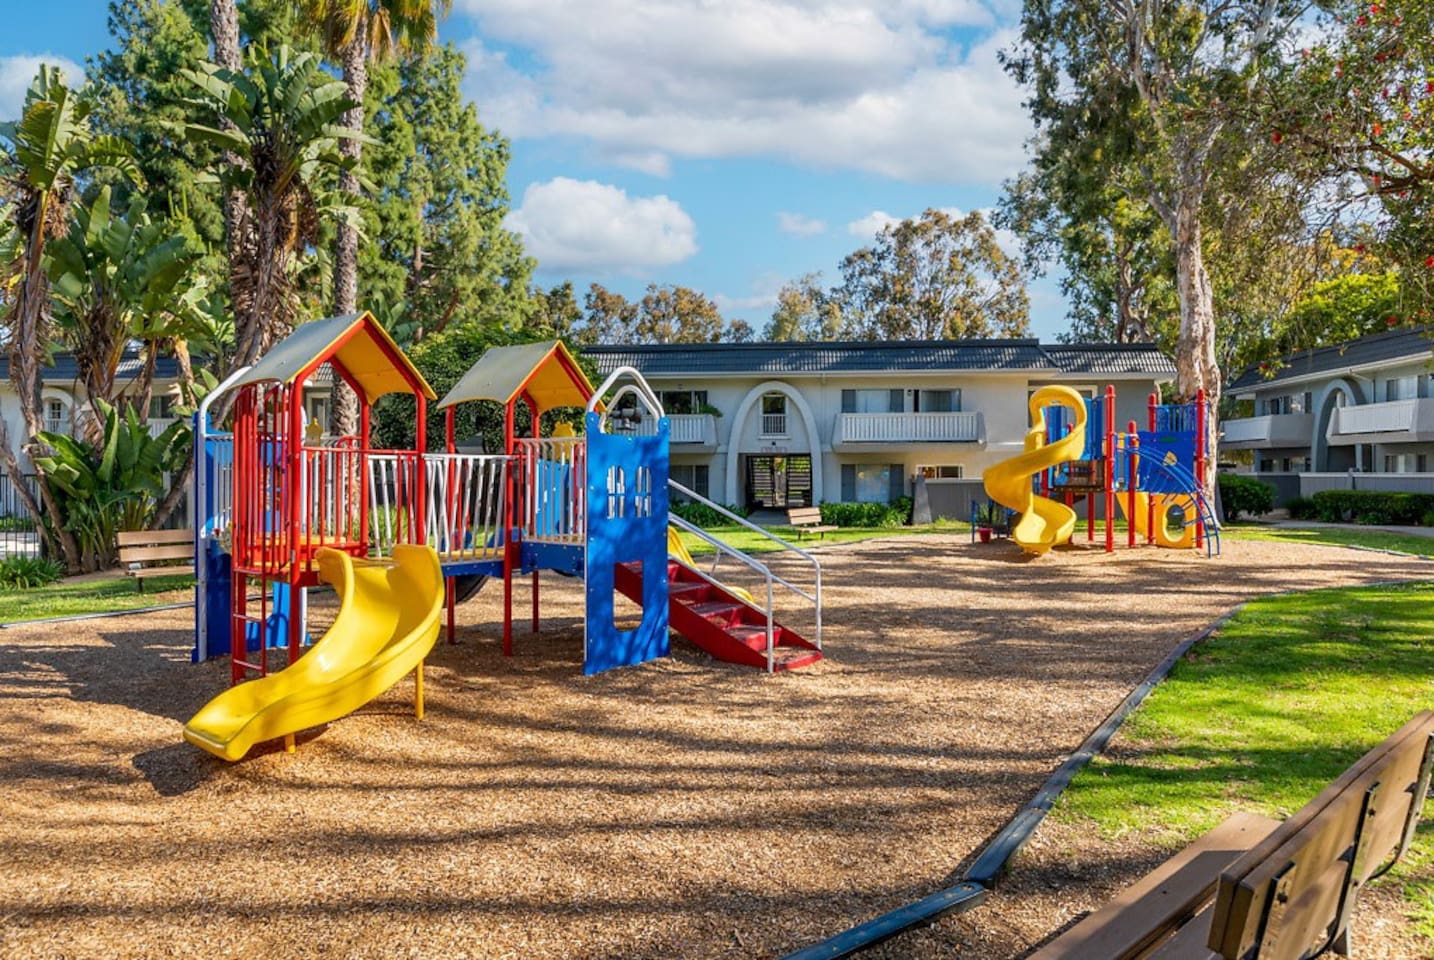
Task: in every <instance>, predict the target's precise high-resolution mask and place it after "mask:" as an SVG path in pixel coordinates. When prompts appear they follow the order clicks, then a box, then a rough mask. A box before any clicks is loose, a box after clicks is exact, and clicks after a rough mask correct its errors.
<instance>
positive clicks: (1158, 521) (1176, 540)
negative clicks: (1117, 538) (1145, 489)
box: [1115, 492, 1196, 550]
mask: <svg viewBox="0 0 1434 960" xmlns="http://www.w3.org/2000/svg"><path fill="white" fill-rule="evenodd" d="M1152 498H1153V499H1154V501H1155V542H1156V544H1157V545H1158V546H1162V547H1171V548H1173V549H1176V550H1189V549H1191V548H1193V547H1194V546H1195V514H1196V506H1195V498H1194V497H1192V496H1190V495H1189V494H1185V493H1178V494H1168V493H1156V494H1149V493H1139V492H1137V493H1136V494H1135V516H1134V517H1131V516H1130V494H1129V493H1117V494H1116V495H1115V502H1116V503H1118V504H1120V512H1121V513H1122V514H1123V515H1125V519H1126V520H1127V521H1129V522H1130V523H1131V524H1132V525H1133V526H1134V527H1135V534H1136V536H1139V537H1143V536H1145V535H1146V533H1145V528H1146V527H1148V526H1149V525H1150V524H1149V522H1148V521H1149V519H1150V501H1151V500H1152ZM1177 508H1178V509H1179V510H1180V511H1181V512H1182V513H1183V514H1184V516H1185V526H1184V527H1182V528H1181V530H1180V532H1179V534H1178V535H1176V536H1171V535H1170V525H1169V523H1168V522H1167V521H1166V516H1167V515H1168V514H1169V513H1170V511H1172V510H1175V509H1177Z"/></svg>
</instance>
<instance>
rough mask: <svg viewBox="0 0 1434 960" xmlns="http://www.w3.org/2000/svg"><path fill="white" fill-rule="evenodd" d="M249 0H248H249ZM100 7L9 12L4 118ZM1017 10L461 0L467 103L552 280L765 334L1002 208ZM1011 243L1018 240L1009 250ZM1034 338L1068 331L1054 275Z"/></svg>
mask: <svg viewBox="0 0 1434 960" xmlns="http://www.w3.org/2000/svg"><path fill="white" fill-rule="evenodd" d="M241 2H242V0H241ZM106 9H107V6H106V4H105V3H104V2H103V0H60V2H51V3H48V4H44V3H25V4H15V5H13V6H12V8H11V9H9V10H7V14H6V17H7V24H6V26H7V29H6V30H5V31H4V32H3V34H0V115H9V114H13V112H14V109H15V106H16V104H18V102H19V99H20V97H21V96H22V95H23V91H24V88H25V86H26V85H27V83H28V81H29V78H30V77H31V76H32V75H33V73H34V67H35V63H36V62H37V58H40V57H44V58H46V59H49V60H55V59H59V60H60V61H61V62H62V63H68V65H69V66H71V67H72V68H73V67H74V66H76V65H82V64H83V62H84V59H85V57H86V56H88V55H90V54H93V53H94V52H95V51H97V50H99V49H102V48H103V47H104V46H106V45H107V44H108V42H109V37H108V33H107V31H106V28H105V17H106ZM1018 12H1019V5H1018V4H1017V3H1016V2H1015V0H885V2H880V0H643V2H642V3H636V2H634V0H455V3H454V10H453V14H452V15H451V16H450V17H449V18H448V19H447V20H446V21H444V23H443V24H442V26H441V34H442V37H443V39H444V40H448V41H451V42H453V43H454V44H456V45H457V46H458V47H459V48H460V49H462V50H463V51H464V52H465V54H466V55H467V56H468V61H469V73H468V77H467V78H466V81H465V86H464V89H465V93H466V94H467V95H468V96H469V97H470V98H471V99H473V100H474V102H475V103H477V105H478V110H479V114H480V116H481V117H482V118H483V120H484V122H485V123H486V124H488V125H489V126H491V127H496V128H497V129H499V130H500V131H502V132H503V133H505V134H506V135H507V136H508V137H510V139H511V140H512V142H513V162H512V164H511V166H510V169H509V177H508V182H509V190H510V192H511V194H512V203H513V213H512V215H511V218H510V221H509V224H510V226H512V227H513V228H514V229H517V230H519V231H520V232H521V233H523V234H524V236H525V238H526V241H527V245H528V248H529V250H530V252H532V253H533V254H534V255H535V256H536V257H537V259H538V261H539V272H538V275H537V280H538V282H540V283H543V284H545V285H546V284H550V283H554V282H558V281H560V280H564V279H572V280H574V281H575V282H576V283H577V284H578V286H579V288H580V289H581V288H585V287H586V285H587V283H588V282H589V281H592V280H597V281H599V282H601V283H604V284H606V285H608V286H610V287H612V288H615V289H617V290H620V291H622V292H623V293H625V294H627V295H629V296H634V295H640V294H641V292H642V290H643V288H644V287H645V286H646V285H647V284H648V283H652V282H656V283H678V284H685V285H688V286H691V287H695V288H697V289H699V290H702V291H703V292H705V293H707V294H708V295H710V296H713V297H715V298H716V299H717V300H718V302H719V304H721V305H722V307H723V311H724V313H725V314H726V315H728V316H731V317H742V318H744V319H746V320H747V321H748V322H749V323H751V324H752V325H753V326H754V327H755V328H757V329H758V330H759V331H760V329H761V328H762V326H763V325H764V324H765V323H766V320H767V318H768V317H769V316H770V313H771V306H772V302H773V298H774V295H775V293H776V291H777V289H778V288H779V287H780V286H781V284H782V283H783V282H784V281H786V280H789V279H791V278H794V277H797V276H800V275H802V274H804V273H807V272H810V271H821V272H822V273H823V274H824V276H825V277H826V279H827V281H828V282H829V283H830V282H833V281H834V280H835V278H836V274H837V265H838V263H839V261H840V260H841V258H842V257H843V256H844V255H845V254H847V253H850V252H851V251H852V250H855V249H857V248H858V247H860V246H863V245H865V244H867V243H869V242H870V240H871V238H872V236H873V235H874V232H875V230H877V229H879V227H880V226H881V225H882V224H883V223H885V222H889V221H890V220H891V219H893V218H895V219H899V218H901V217H906V216H912V215H915V214H918V213H920V212H921V211H922V210H923V209H925V208H927V207H938V208H942V209H947V210H954V211H963V212H964V211H967V210H973V209H983V210H984V209H989V208H990V207H991V206H993V205H994V204H995V203H996V200H997V198H998V196H999V190H1000V183H1001V181H1002V180H1004V179H1005V178H1007V177H1009V176H1012V175H1014V174H1015V173H1017V172H1018V171H1019V170H1020V168H1021V166H1022V164H1023V163H1024V152H1023V147H1022V144H1023V142H1024V140H1025V139H1026V137H1027V136H1028V135H1029V132H1030V125H1029V121H1028V120H1027V118H1026V116H1025V114H1024V112H1023V111H1022V110H1021V107H1020V99H1021V98H1020V92H1019V91H1018V90H1017V89H1016V88H1015V87H1014V85H1013V84H1012V83H1011V82H1010V81H1009V79H1007V78H1006V77H1005V76H1004V74H1003V73H1002V71H1001V70H1000V67H999V66H998V64H997V61H996V54H997V52H998V51H999V50H1000V49H1002V48H1003V47H1005V46H1008V45H1009V44H1010V43H1011V41H1012V38H1013V33H1012V31H1013V29H1014V25H1015V18H1016V16H1017V15H1018ZM1006 243H1007V244H1008V245H1012V244H1013V241H1011V240H1010V238H1006ZM1031 315H1032V330H1033V332H1034V333H1035V334H1036V335H1038V336H1040V337H1041V338H1043V339H1050V338H1052V337H1054V336H1055V335H1056V334H1057V333H1059V332H1060V331H1061V330H1063V329H1064V328H1065V307H1064V303H1063V302H1062V300H1061V297H1060V294H1059V290H1058V287H1057V283H1056V281H1055V279H1054V278H1052V277H1047V278H1044V279H1041V280H1037V281H1035V282H1034V283H1033V284H1032V287H1031Z"/></svg>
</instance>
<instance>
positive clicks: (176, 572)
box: [129, 565, 194, 580]
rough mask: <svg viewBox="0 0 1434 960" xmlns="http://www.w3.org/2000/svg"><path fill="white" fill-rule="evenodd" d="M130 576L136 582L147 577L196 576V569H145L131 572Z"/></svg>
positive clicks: (190, 567)
mask: <svg viewBox="0 0 1434 960" xmlns="http://www.w3.org/2000/svg"><path fill="white" fill-rule="evenodd" d="M129 575H130V576H131V577H134V578H135V579H136V580H143V579H144V578H146V577H183V576H191V577H192V576H194V567H193V566H192V565H191V566H187V567H144V568H142V569H139V570H131V571H130V573H129Z"/></svg>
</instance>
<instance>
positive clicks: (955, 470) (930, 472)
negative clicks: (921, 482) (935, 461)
mask: <svg viewBox="0 0 1434 960" xmlns="http://www.w3.org/2000/svg"><path fill="white" fill-rule="evenodd" d="M965 472H966V469H965V468H964V467H963V466H961V464H959V463H950V464H944V465H942V466H938V467H927V466H921V467H917V468H916V473H917V475H918V476H922V477H925V478H926V479H927V480H960V479H961V478H962V477H963V476H964V475H965Z"/></svg>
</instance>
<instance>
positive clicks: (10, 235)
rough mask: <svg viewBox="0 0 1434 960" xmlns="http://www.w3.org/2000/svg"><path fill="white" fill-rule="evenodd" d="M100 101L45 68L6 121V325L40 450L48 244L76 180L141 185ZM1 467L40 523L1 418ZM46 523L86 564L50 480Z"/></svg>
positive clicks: (31, 437)
mask: <svg viewBox="0 0 1434 960" xmlns="http://www.w3.org/2000/svg"><path fill="white" fill-rule="evenodd" d="M92 110H93V105H92V103H91V102H90V101H89V100H88V99H86V98H85V97H83V96H81V95H80V94H78V93H77V92H76V91H74V90H72V89H70V87H69V86H67V85H66V84H65V81H64V77H63V75H62V74H61V72H60V70H59V69H58V68H57V67H51V66H41V67H40V70H39V73H38V75H37V76H36V77H35V80H34V82H33V83H31V85H30V88H29V90H27V91H26V94H25V101H24V105H23V107H22V108H21V114H20V119H19V120H17V121H14V122H10V123H4V124H0V193H3V195H4V197H5V198H6V199H5V210H6V211H7V212H8V219H7V223H6V224H5V231H6V233H5V237H4V239H3V240H0V243H3V250H0V270H3V272H4V274H5V276H4V278H3V279H4V282H3V283H0V286H13V289H14V293H13V294H12V295H11V297H10V298H9V299H8V300H7V302H6V304H5V308H6V309H5V314H4V327H5V336H6V340H7V342H8V346H9V354H10V381H11V383H12V384H14V387H15V392H16V393H17V394H18V395H19V397H20V413H21V416H22V417H23V419H24V421H25V431H26V436H25V437H24V438H22V441H21V444H22V447H23V448H24V449H25V450H26V452H27V453H29V454H31V455H32V459H33V454H34V453H35V447H34V443H35V436H36V435H37V434H39V433H40V432H41V430H42V426H43V425H42V421H41V415H40V367H41V366H42V365H43V363H44V362H45V360H46V358H47V355H48V350H49V346H50V343H51V340H52V330H51V319H50V288H49V278H48V277H47V275H46V272H45V251H46V247H47V246H48V244H49V242H50V240H52V239H53V238H55V237H57V236H60V235H62V234H63V233H64V232H65V231H66V229H67V227H68V222H69V210H70V206H71V204H72V202H73V200H74V197H75V194H76V189H77V188H76V178H77V177H79V176H81V175H83V174H84V173H85V172H86V171H89V170H92V169H95V168H97V167H107V168H110V169H113V170H115V171H117V172H118V173H120V174H121V175H123V176H127V177H129V178H131V179H133V180H135V181H139V180H140V175H139V170H138V168H137V167H136V165H135V163H134V158H133V156H132V155H131V152H130V149H129V146H128V144H127V143H126V142H125V141H123V140H121V139H119V138H118V137H113V136H104V135H97V134H95V133H94V131H93V129H92V127H91V116H90V115H91V112H92ZM0 462H3V464H4V467H5V469H6V471H7V472H8V473H9V474H10V476H11V477H12V478H14V488H15V491H16V495H17V497H18V498H19V499H20V502H21V503H22V505H23V506H24V507H25V509H26V511H28V512H29V513H30V514H31V515H32V516H33V517H34V518H35V519H36V520H37V521H39V520H41V519H42V516H41V512H42V508H41V505H40V504H39V503H36V502H35V500H34V498H32V497H31V496H30V494H29V491H28V490H27V489H26V488H25V485H24V484H23V483H21V482H19V477H20V476H21V471H20V468H19V458H18V457H17V456H16V452H15V450H14V448H13V447H12V446H11V441H10V437H9V435H8V431H7V430H6V427H5V424H4V421H3V419H0ZM39 489H40V495H41V500H42V501H43V504H44V507H43V512H44V515H45V517H47V518H48V519H49V521H50V522H49V524H48V525H47V526H46V527H45V529H46V531H47V535H48V536H50V537H52V538H53V540H54V545H55V546H57V547H59V549H60V551H61V554H62V555H63V557H64V559H65V562H66V564H67V565H69V566H71V567H73V566H74V565H75V564H76V563H78V562H79V551H78V547H77V546H76V543H75V540H74V537H73V536H72V535H71V534H70V533H69V532H68V531H67V530H66V529H65V524H64V517H63V516H62V514H61V512H60V508H59V506H58V504H57V502H56V500H55V498H54V496H53V495H52V492H51V491H50V489H49V487H48V485H47V484H45V483H41V484H40V485H39Z"/></svg>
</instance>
